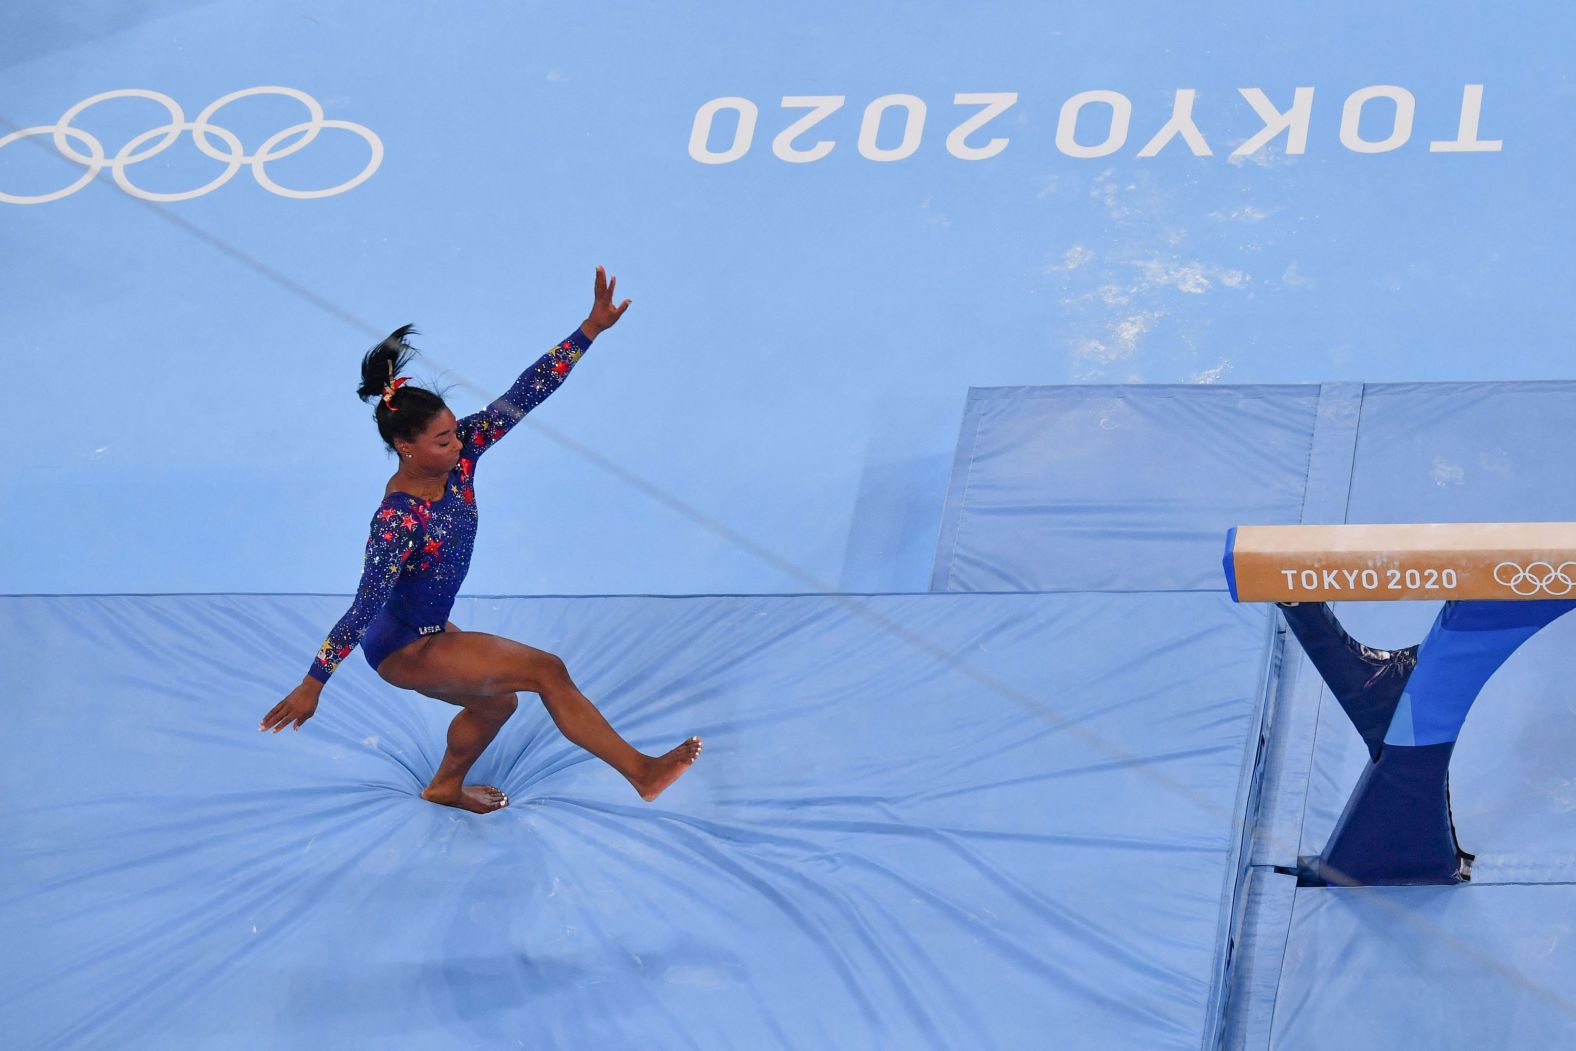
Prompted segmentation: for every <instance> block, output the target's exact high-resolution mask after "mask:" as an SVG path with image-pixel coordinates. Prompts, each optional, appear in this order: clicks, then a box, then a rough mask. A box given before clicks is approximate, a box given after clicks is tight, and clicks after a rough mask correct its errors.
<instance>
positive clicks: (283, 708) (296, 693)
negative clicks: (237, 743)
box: [257, 680, 322, 733]
mask: <svg viewBox="0 0 1576 1051" xmlns="http://www.w3.org/2000/svg"><path fill="white" fill-rule="evenodd" d="M314 681H315V680H314ZM321 692H322V687H320V686H319V687H317V688H316V689H314V688H313V687H311V686H308V685H307V684H306V683H302V684H301V685H300V686H297V687H296V688H295V689H293V690H291V691H290V696H288V697H286V698H285V699H284V700H282V701H280V702H279V703H278V704H276V705H274V706H273V708H272V710H270V711H269V713H268V714H267V715H265V716H263V721H262V722H261V723H259V724H258V725H257V728H258V729H259V730H272V731H273V732H274V733H278V732H279V731H280V730H283V729H284V728H285V727H287V726H289V725H290V724H291V723H295V728H296V729H297V730H299V729H301V724H302V723H304V722H306V721H307V720H308V719H310V718H312V714H313V713H314V712H316V711H317V696H318V694H319V693H321Z"/></svg>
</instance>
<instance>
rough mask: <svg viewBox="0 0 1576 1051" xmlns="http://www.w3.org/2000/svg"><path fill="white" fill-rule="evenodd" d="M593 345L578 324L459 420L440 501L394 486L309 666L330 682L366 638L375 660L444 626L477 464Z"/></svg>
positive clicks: (466, 548)
mask: <svg viewBox="0 0 1576 1051" xmlns="http://www.w3.org/2000/svg"><path fill="white" fill-rule="evenodd" d="M590 345H591V340H590V339H588V338H587V337H586V335H585V333H583V332H581V331H580V330H579V329H578V328H577V329H575V331H574V332H572V333H571V334H570V335H569V338H568V339H566V340H564V341H563V342H562V343H560V344H558V346H556V347H554V348H553V349H552V350H550V351H548V352H547V353H546V354H543V355H542V356H541V357H540V358H538V359H537V360H536V361H535V362H534V363H533V364H532V365H531V367H530V368H528V369H526V370H525V371H524V372H522V373H520V378H519V379H517V380H515V381H514V386H512V387H510V388H509V390H508V393H506V394H504V395H503V397H501V398H499V399H498V400H497V401H495V402H493V403H492V404H491V405H488V406H487V407H486V408H485V409H483V410H482V411H481V412H477V413H473V414H472V415H470V416H467V417H465V418H464V419H462V420H458V421H456V423H455V436H456V437H457V438H458V439H459V442H460V449H461V453H460V461H459V463H457V464H456V465H455V466H454V469H453V470H451V471H450V472H449V479H448V487H447V488H446V489H445V490H444V493H443V495H442V496H440V497H438V499H436V500H423V499H421V498H420V497H416V496H412V495H411V494H410V493H400V492H395V493H390V494H389V495H388V496H386V497H384V498H383V503H382V504H380V505H379V506H378V510H377V514H375V515H373V516H372V532H371V536H369V537H368V538H367V551H366V560H365V563H364V564H363V567H362V571H361V584H360V586H358V587H357V588H356V598H355V601H354V602H352V603H351V606H350V609H349V610H347V611H346V612H345V615H344V616H343V617H340V618H339V623H337V624H335V625H334V630H333V631H331V632H329V633H328V638H326V639H324V640H323V645H322V647H321V648H320V649H319V650H318V654H317V659H316V660H314V661H313V662H312V667H311V668H310V669H309V670H308V672H307V674H308V675H310V676H312V678H314V679H316V680H317V681H319V682H327V681H328V677H329V676H330V675H332V674H334V669H335V668H337V667H339V663H340V661H342V660H344V659H345V658H346V657H348V656H349V655H350V651H351V650H353V649H355V648H356V644H357V643H358V642H359V643H360V644H361V652H362V653H363V654H364V655H365V656H366V658H367V663H368V664H370V665H372V667H373V668H376V667H377V666H378V665H379V664H381V663H382V662H383V658H384V657H387V656H388V655H389V654H390V653H393V652H394V651H395V650H397V649H399V648H400V647H401V646H404V645H406V644H407V643H409V642H412V641H413V640H415V639H418V638H420V637H421V636H423V635H432V634H435V633H437V632H440V631H442V630H443V626H444V623H445V622H446V621H447V620H448V617H449V611H450V610H451V609H453V608H454V596H455V595H456V594H458V593H459V590H460V585H461V584H462V583H463V582H464V581H465V573H466V570H468V569H469V568H470V565H471V549H472V547H473V545H474V544H475V543H476V523H477V516H476V493H475V490H474V488H473V484H474V481H475V474H476V463H477V461H478V460H480V459H481V456H482V453H484V452H486V451H487V450H488V449H490V448H492V447H493V445H495V444H496V443H497V441H498V439H500V438H502V437H503V436H504V435H505V434H508V433H509V430H510V428H512V427H513V426H514V425H515V424H516V423H517V422H519V420H520V417H522V416H524V415H525V414H526V413H528V412H530V411H531V410H532V409H534V408H536V407H537V406H538V405H540V404H541V403H542V401H543V400H544V399H545V398H546V397H547V396H548V395H549V394H551V393H553V391H555V390H557V389H558V387H559V385H560V384H562V383H563V382H564V378H565V377H566V376H568V375H569V371H570V370H571V369H572V368H574V365H575V362H577V361H579V360H580V355H582V354H583V353H585V351H586V348H588V347H589V346H590Z"/></svg>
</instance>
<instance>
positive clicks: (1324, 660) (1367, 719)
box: [1276, 602, 1418, 759]
mask: <svg viewBox="0 0 1576 1051" xmlns="http://www.w3.org/2000/svg"><path fill="white" fill-rule="evenodd" d="M1276 605H1278V606H1279V607H1280V611H1281V615H1282V616H1284V617H1285V618H1286V624H1287V625H1288V626H1289V627H1290V628H1291V630H1292V634H1294V635H1296V636H1297V641H1298V642H1300V643H1302V648H1303V651H1304V652H1305V653H1307V654H1308V659H1309V660H1310V661H1312V662H1313V666H1314V667H1315V668H1317V669H1318V671H1319V675H1320V676H1321V677H1323V679H1324V681H1325V683H1326V684H1327V685H1328V686H1329V687H1330V692H1331V693H1332V694H1334V696H1335V699H1336V701H1337V702H1338V703H1339V704H1340V706H1341V708H1342V710H1344V711H1345V712H1346V714H1347V716H1348V717H1349V718H1350V719H1351V720H1352V725H1354V726H1355V727H1357V732H1358V733H1359V734H1361V735H1362V738H1363V743H1364V744H1365V745H1367V746H1368V755H1369V758H1370V759H1378V758H1379V751H1380V749H1381V748H1382V747H1383V744H1384V735H1385V731H1386V730H1388V729H1389V728H1390V720H1391V717H1392V716H1394V715H1395V709H1396V706H1397V705H1398V704H1399V703H1400V701H1401V694H1402V692H1403V691H1404V690H1405V689H1406V683H1407V680H1408V679H1409V678H1411V675H1412V671H1413V669H1415V668H1416V667H1417V649H1418V648H1417V647H1416V646H1408V647H1407V648H1406V649H1402V650H1376V649H1374V648H1373V647H1371V646H1364V645H1363V644H1362V643H1360V642H1358V641H1357V640H1356V639H1354V638H1352V637H1351V636H1350V635H1348V634H1347V633H1346V629H1345V628H1343V627H1341V622H1340V621H1339V620H1337V619H1336V618H1335V614H1334V612H1332V611H1331V609H1330V607H1329V605H1328V604H1327V603H1324V602H1296V603H1291V602H1281V603H1276Z"/></svg>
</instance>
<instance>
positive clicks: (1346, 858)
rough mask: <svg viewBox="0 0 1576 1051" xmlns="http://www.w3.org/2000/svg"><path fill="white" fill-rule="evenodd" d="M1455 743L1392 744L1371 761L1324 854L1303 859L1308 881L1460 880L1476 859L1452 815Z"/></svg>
mask: <svg viewBox="0 0 1576 1051" xmlns="http://www.w3.org/2000/svg"><path fill="white" fill-rule="evenodd" d="M1455 747H1456V746H1455V742H1454V741H1451V742H1448V743H1446V744H1434V745H1423V746H1421V747H1416V748H1408V747H1404V746H1397V745H1386V746H1385V748H1384V751H1383V752H1381V753H1380V755H1379V759H1378V761H1377V762H1372V763H1369V764H1368V768H1367V769H1366V770H1364V771H1363V776H1362V778H1361V779H1360V780H1359V781H1358V782H1357V788H1356V789H1355V790H1354V791H1353V792H1352V797H1351V799H1349V800H1348V801H1347V803H1346V810H1345V811H1344V812H1343V813H1342V814H1341V819H1340V820H1339V821H1337V822H1336V824H1335V831H1334V832H1332V833H1331V834H1330V842H1329V844H1328V845H1327V846H1326V847H1325V849H1324V853H1323V854H1322V855H1321V856H1320V857H1317V858H1313V859H1309V860H1305V861H1304V862H1303V863H1302V869H1303V872H1302V883H1303V884H1304V885H1314V886H1317V885H1322V884H1331V885H1335V886H1342V887H1350V886H1371V885H1381V886H1394V885H1402V884H1407V885H1415V884H1445V883H1459V882H1461V881H1462V880H1464V879H1466V878H1468V875H1469V869H1468V866H1467V865H1466V861H1467V858H1468V856H1467V855H1464V854H1462V853H1461V850H1460V848H1459V847H1458V846H1457V844H1456V834H1455V828H1454V826H1453V824H1452V823H1451V820H1450V785H1449V778H1450V753H1451V752H1453V751H1454V750H1455Z"/></svg>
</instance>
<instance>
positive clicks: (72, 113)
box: [0, 87, 383, 204]
mask: <svg viewBox="0 0 1576 1051" xmlns="http://www.w3.org/2000/svg"><path fill="white" fill-rule="evenodd" d="M252 95H285V96H288V97H290V98H293V99H295V100H297V101H298V102H300V103H301V104H302V105H303V106H305V107H306V110H307V114H308V117H309V119H307V120H305V121H302V122H301V123H300V124H292V125H290V126H289V127H288V128H284V129H282V130H280V131H277V132H275V133H274V134H273V135H271V136H269V138H268V140H267V141H266V142H264V143H263V144H262V145H261V146H260V147H258V150H257V152H256V153H247V152H246V150H245V148H244V147H242V145H241V140H240V139H238V138H237V137H236V136H235V133H234V132H232V131H230V129H228V128H226V127H223V126H221V125H218V124H214V123H212V122H211V118H212V117H213V115H214V114H215V113H217V112H218V111H219V110H220V109H221V108H223V107H224V106H227V105H229V104H230V103H232V102H234V101H236V100H237V99H243V98H248V97H250V96H252ZM118 98H145V99H152V100H153V101H155V102H157V103H159V104H160V105H162V106H163V107H164V108H165V109H166V110H168V111H169V114H170V121H169V123H168V124H161V125H159V126H158V127H156V128H149V129H148V130H147V131H145V132H142V133H141V134H140V135H137V136H136V137H135V138H133V139H131V141H129V142H127V143H126V144H125V145H124V146H122V147H121V148H120V150H119V152H117V153H116V154H115V156H113V157H106V156H105V153H104V144H103V143H102V142H100V141H99V140H98V139H97V138H96V137H94V136H92V135H90V134H88V133H87V132H85V131H83V130H82V129H81V128H76V127H73V126H72V124H71V122H72V121H73V120H75V119H76V118H77V116H78V115H79V114H81V113H82V111H83V110H85V109H87V108H88V107H89V106H93V105H96V104H97V103H100V102H105V101H108V100H109V99H118ZM324 128H342V129H344V130H345V131H349V132H353V133H355V134H356V135H359V136H361V138H363V139H365V140H366V143H367V145H368V146H369V147H370V148H371V152H372V156H371V159H369V160H368V161H367V164H366V167H364V168H362V169H361V171H360V172H359V173H358V174H357V175H356V176H354V177H353V178H351V179H349V180H347V181H346V182H342V183H340V184H339V185H338V186H331V187H329V188H328V189H326V190H296V189H291V188H290V187H288V186H280V185H279V184H278V183H276V182H274V180H273V179H271V178H269V177H268V171H267V164H268V162H269V161H276V160H279V159H280V158H282V157H288V156H290V155H291V154H292V153H296V152H298V151H300V150H302V149H304V148H306V146H307V145H309V144H310V143H311V142H312V141H313V140H314V139H316V138H317V136H318V133H319V132H321V131H322V130H323V129H324ZM183 131H190V132H191V133H192V139H193V141H195V142H196V143H197V148H198V149H199V150H201V151H202V152H203V153H205V154H207V155H208V156H209V157H212V158H213V159H214V160H216V161H223V162H224V163H225V165H226V167H225V169H224V171H222V172H220V173H219V176H218V177H217V178H215V179H213V180H212V181H210V182H208V183H206V184H204V185H202V186H199V187H197V188H196V189H195V190H183V191H181V192H179V193H155V192H153V191H152V190H144V189H142V188H141V187H139V186H136V185H135V184H133V183H132V181H131V179H130V178H129V177H128V176H127V175H126V169H127V168H128V167H130V166H131V165H133V164H137V163H138V162H140V161H145V160H147V159H148V158H149V157H152V156H155V155H156V154H159V153H163V152H164V150H165V149H167V148H168V147H169V146H170V144H171V143H173V142H174V141H175V140H176V139H178V138H180V137H181V132H183ZM300 132H305V133H306V134H304V135H302V136H301V138H299V139H298V140H297V141H295V142H293V143H291V144H290V145H288V146H283V147H280V146H279V144H280V143H282V142H284V141H285V140H286V139H288V138H289V137H290V136H292V135H295V134H297V133H300ZM46 133H47V134H49V135H51V136H52V137H53V138H54V143H55V149H57V150H59V151H60V152H61V154H63V155H64V156H65V157H66V158H68V159H69V160H72V161H75V162H76V163H77V164H81V165H84V166H86V168H87V171H86V172H84V173H83V174H82V177H81V178H79V179H77V181H76V182H74V183H72V184H71V185H70V186H67V187H66V188H65V189H63V190H56V191H55V192H53V193H41V194H13V193H6V192H5V191H4V190H0V202H4V203H6V204H47V203H49V202H50V201H58V200H60V199H61V198H62V197H69V196H71V195H72V194H74V193H76V192H77V191H78V190H80V189H82V187H84V186H86V185H87V184H88V183H90V182H92V181H93V179H94V178H95V177H96V176H97V175H98V173H99V172H101V171H103V170H104V169H105V168H106V167H107V168H109V169H110V171H111V173H112V174H113V175H114V177H115V183H116V185H118V186H119V187H120V188H121V189H122V190H124V191H126V192H127V193H129V194H131V196H133V197H138V198H141V199H142V200H144V201H189V200H191V199H192V198H193V197H201V196H202V195H203V194H205V193H210V192H212V191H213V190H216V189H218V188H219V187H221V186H223V185H224V184H225V183H227V182H229V181H230V179H231V178H232V177H234V175H235V173H236V172H238V171H240V170H241V165H243V164H250V165H251V166H252V177H253V178H255V179H256V180H257V184H258V185H259V186H261V187H262V188H263V189H265V190H267V191H268V192H270V193H273V194H277V195H279V196H280V197H293V198H296V199H298V200H307V199H311V198H315V197H332V196H334V195H335V194H341V193H344V192H345V191H346V190H353V189H355V188H356V187H357V186H360V185H361V184H362V183H364V182H366V181H367V180H368V179H370V178H371V177H372V173H373V172H375V171H377V170H378V165H380V164H382V163H383V141H382V140H381V139H379V138H378V137H377V135H375V134H374V133H373V132H372V129H371V128H368V127H366V126H365V125H362V124H357V123H355V122H354V121H348V120H329V119H326V118H325V117H324V116H323V107H322V105H321V104H320V103H319V102H318V101H317V99H315V98H313V97H312V96H311V95H308V94H307V93H306V92H304V91H297V90H296V89H295V88H282V87H257V88H243V89H241V90H240V91H232V92H230V93H229V94H228V95H226V96H224V97H223V98H221V99H218V100H217V101H215V102H211V103H209V104H208V107H207V108H206V109H204V110H203V111H202V112H201V113H199V114H197V119H196V120H194V121H189V120H187V119H186V114H185V113H184V112H183V111H182V110H181V107H180V105H179V104H178V103H176V101H175V100H174V99H172V98H170V97H169V96H168V95H166V94H164V93H163V92H159V91H149V90H147V89H145V88H121V89H118V90H116V91H105V92H101V93H100V94H97V95H94V96H93V97H92V98H90V99H84V100H83V101H81V102H79V103H77V104H76V105H75V106H72V107H71V108H70V109H68V110H66V112H65V115H64V116H62V117H61V118H60V120H59V121H57V122H56V123H54V124H43V125H39V126H38V127H33V128H23V129H22V130H20V131H13V132H12V133H11V134H9V135H7V136H5V137H4V138H0V149H5V147H7V146H9V145H10V144H11V143H12V142H14V141H16V140H18V139H24V138H27V137H28V136H30V135H44V134H46ZM210 134H211V135H213V136H215V137H217V138H218V139H220V140H222V141H223V142H224V144H225V145H226V146H228V147H229V152H228V153H221V152H220V151H219V150H218V149H216V148H215V147H214V146H213V145H212V144H211V143H210V142H209V141H208V136H209V135H210ZM159 135H162V136H163V138H162V139H161V140H160V141H158V142H156V143H154V144H153V145H151V146H149V147H147V148H146V149H144V150H142V151H141V152H140V153H139V152H138V147H140V146H142V144H143V143H144V142H147V141H148V140H149V139H152V138H154V137H155V136H159ZM68 139H74V140H76V141H77V142H78V143H79V144H81V145H82V146H83V147H84V148H85V149H87V150H88V152H87V153H81V152H79V151H78V150H77V149H76V148H75V147H73V146H72V145H71V144H70V142H68V141H67V140H68ZM276 147H277V148H276Z"/></svg>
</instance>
